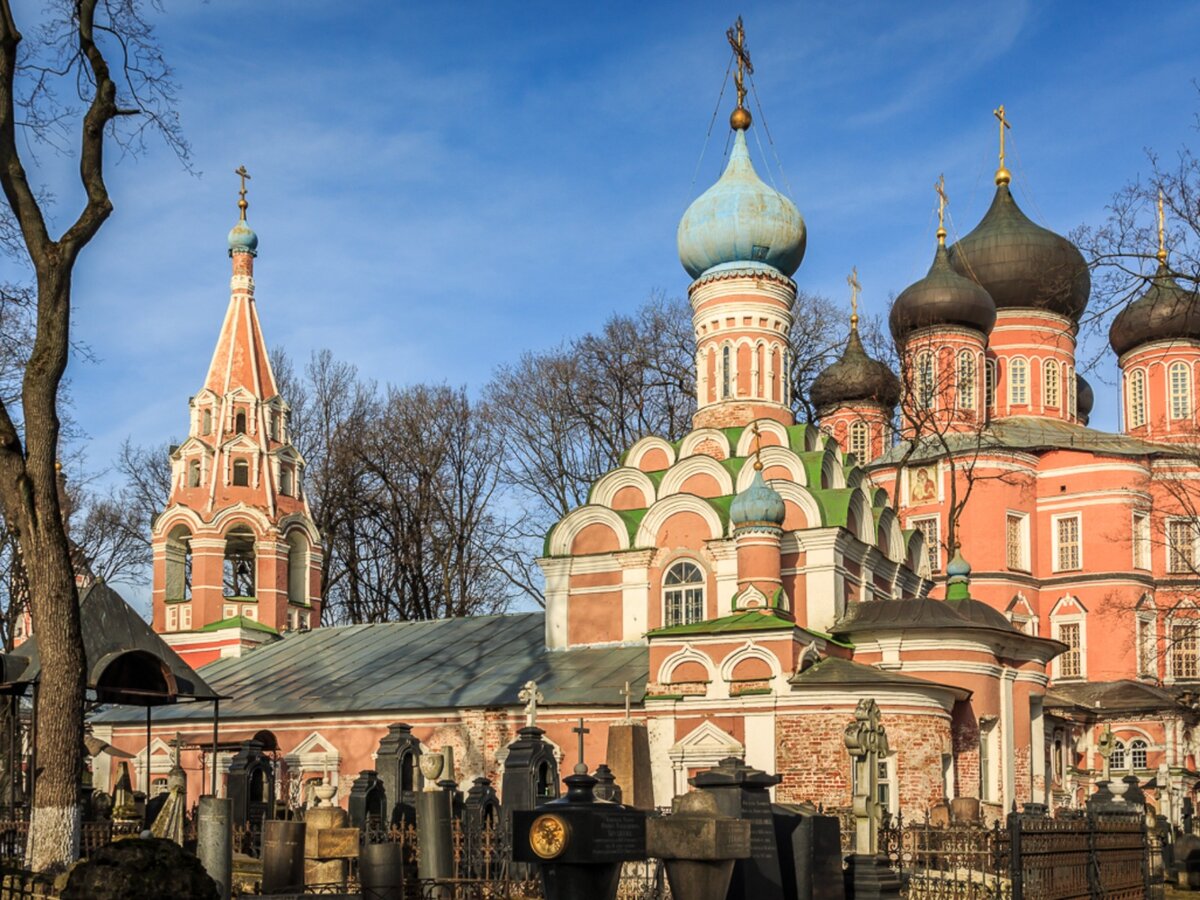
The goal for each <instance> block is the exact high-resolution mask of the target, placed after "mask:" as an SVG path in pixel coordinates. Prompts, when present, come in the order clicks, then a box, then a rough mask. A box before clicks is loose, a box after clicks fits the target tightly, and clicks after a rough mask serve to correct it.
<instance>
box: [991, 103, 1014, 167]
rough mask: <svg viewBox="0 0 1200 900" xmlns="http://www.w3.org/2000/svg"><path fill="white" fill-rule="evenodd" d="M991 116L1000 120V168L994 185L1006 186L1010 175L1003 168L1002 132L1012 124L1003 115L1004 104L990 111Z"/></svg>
mask: <svg viewBox="0 0 1200 900" xmlns="http://www.w3.org/2000/svg"><path fill="white" fill-rule="evenodd" d="M992 115H993V116H995V117H996V118H997V119H999V120H1000V168H998V169H997V170H996V184H998V185H1000V184H1008V183H1009V182H1010V181H1012V173H1011V172H1010V171H1008V169H1006V168H1004V132H1005V131H1007V130H1008V129H1010V128H1012V123H1011V122H1009V121H1008V119H1007V118H1006V117H1005V115H1004V104H1003V103H1001V104H1000V106H999V108H997V109H993V110H992Z"/></svg>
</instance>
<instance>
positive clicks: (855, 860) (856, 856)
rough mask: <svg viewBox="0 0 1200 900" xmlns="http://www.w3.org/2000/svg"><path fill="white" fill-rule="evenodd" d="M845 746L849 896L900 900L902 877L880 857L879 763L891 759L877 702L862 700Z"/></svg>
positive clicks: (863, 898) (860, 899) (847, 732)
mask: <svg viewBox="0 0 1200 900" xmlns="http://www.w3.org/2000/svg"><path fill="white" fill-rule="evenodd" d="M843 742H844V743H845V745H846V749H847V750H848V751H849V752H850V759H851V765H853V766H854V839H855V843H854V852H853V853H852V854H850V857H849V859H848V860H847V868H846V893H847V894H849V895H850V896H851V897H854V898H855V900H876V898H885V897H886V898H894V897H899V896H900V877H899V876H898V875H897V874H896V873H895V872H893V871H892V869H891V868H890V867H889V866H888V861H887V859H886V857H883V856H881V855H880V853H879V823H880V821H882V819H883V809H882V806H881V804H880V802H879V760H880V758H881V757H886V756H887V755H888V742H887V731H886V729H885V728H884V727H883V725H882V724H881V723H880V721H879V707H878V706H877V705H876V703H875V701H874V700H871V699H866V700H859V701H858V707H857V708H856V709H855V710H854V721H853V722H851V723H850V724H849V725H847V726H846V732H845V734H844V735H843Z"/></svg>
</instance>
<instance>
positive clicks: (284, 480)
mask: <svg viewBox="0 0 1200 900" xmlns="http://www.w3.org/2000/svg"><path fill="white" fill-rule="evenodd" d="M293 480H294V479H293V477H292V467H291V466H284V467H283V468H282V469H280V470H279V493H281V494H283V495H285V496H287V497H290V496H292V493H293V491H294V488H295V486H294V485H293V484H292V481H293Z"/></svg>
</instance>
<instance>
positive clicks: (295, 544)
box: [287, 529, 308, 606]
mask: <svg viewBox="0 0 1200 900" xmlns="http://www.w3.org/2000/svg"><path fill="white" fill-rule="evenodd" d="M287 547H288V551H287V554H288V555H287V565H288V603H295V604H297V605H299V606H307V605H308V541H307V540H305V538H304V535H303V533H301V532H300V531H299V530H295V529H293V530H292V531H290V532H288V536H287Z"/></svg>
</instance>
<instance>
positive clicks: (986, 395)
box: [983, 359, 1000, 412]
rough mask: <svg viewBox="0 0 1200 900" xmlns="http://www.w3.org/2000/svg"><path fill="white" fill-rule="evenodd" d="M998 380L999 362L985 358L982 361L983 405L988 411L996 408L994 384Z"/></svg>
mask: <svg viewBox="0 0 1200 900" xmlns="http://www.w3.org/2000/svg"><path fill="white" fill-rule="evenodd" d="M999 380H1000V369H999V363H998V362H997V361H996V360H994V359H985V360H984V361H983V405H984V407H985V408H986V409H987V410H988V411H989V412H990V411H991V410H993V409H995V408H996V384H997V383H998V382H999Z"/></svg>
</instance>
